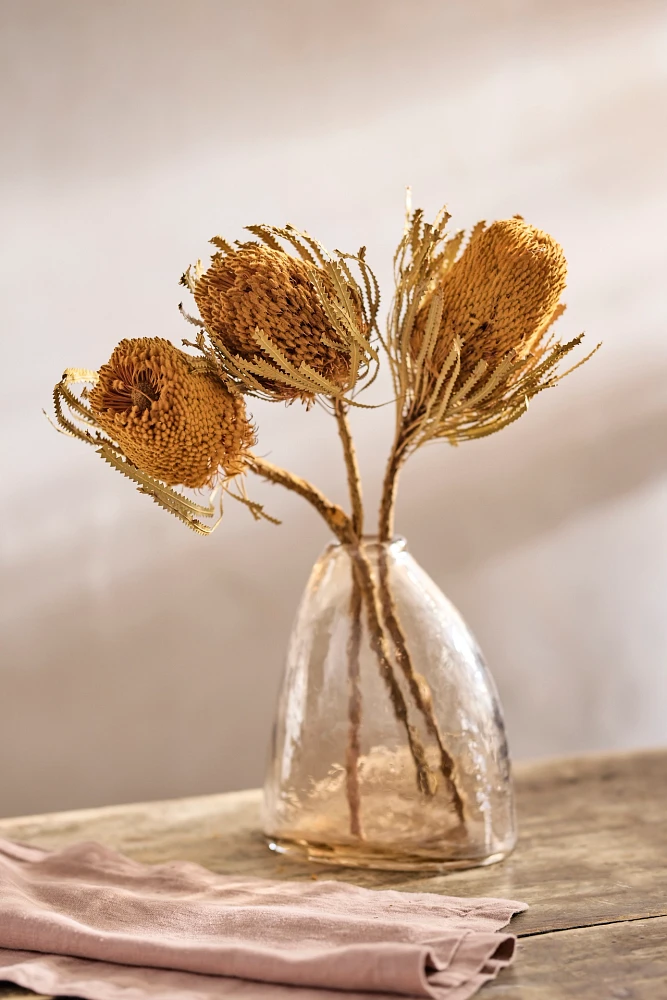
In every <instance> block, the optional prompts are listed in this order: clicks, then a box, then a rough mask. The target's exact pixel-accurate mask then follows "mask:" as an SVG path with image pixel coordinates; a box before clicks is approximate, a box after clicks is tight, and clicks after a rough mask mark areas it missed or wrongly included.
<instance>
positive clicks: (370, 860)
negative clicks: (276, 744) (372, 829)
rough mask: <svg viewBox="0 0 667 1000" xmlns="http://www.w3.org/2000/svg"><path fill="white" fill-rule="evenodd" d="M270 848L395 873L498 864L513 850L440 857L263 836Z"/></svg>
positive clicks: (319, 860) (293, 855) (306, 858)
mask: <svg viewBox="0 0 667 1000" xmlns="http://www.w3.org/2000/svg"><path fill="white" fill-rule="evenodd" d="M266 843H267V845H268V847H269V849H270V850H272V851H275V852H276V853H277V854H284V855H286V856H287V857H290V858H293V859H294V860H295V861H312V862H315V863H316V864H321V865H335V866H339V867H341V868H375V869H378V870H381V871H395V872H448V871H460V870H462V869H464V868H484V867H486V866H487V865H495V864H498V862H499V861H503V860H504V859H505V858H506V857H507V856H508V855H509V854H511V852H512V849H513V848H512V847H511V846H510V847H508V848H507V849H506V850H500V851H496V852H495V853H493V854H487V855H483V856H480V857H468V858H466V857H458V858H443V857H437V856H435V855H429V854H410V853H408V852H405V853H404V852H400V851H391V850H386V851H385V850H378V849H374V848H372V847H369V846H367V845H363V844H360V845H359V846H355V845H354V844H343V845H339V846H336V847H331V846H329V845H327V844H313V843H310V842H309V841H307V840H286V839H283V838H276V837H270V836H268V835H267V836H266Z"/></svg>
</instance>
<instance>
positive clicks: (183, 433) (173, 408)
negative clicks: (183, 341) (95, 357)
mask: <svg viewBox="0 0 667 1000" xmlns="http://www.w3.org/2000/svg"><path fill="white" fill-rule="evenodd" d="M89 399H90V408H91V410H92V412H93V414H94V416H95V417H96V419H97V421H98V423H99V425H100V426H101V427H102V429H103V430H104V431H106V432H107V434H109V435H110V437H111V438H112V439H113V440H114V441H116V442H117V443H118V445H119V446H120V447H121V448H122V450H123V452H124V453H125V455H126V456H127V458H129V460H130V461H131V462H132V463H133V464H134V465H136V466H137V468H139V469H143V471H144V472H147V473H148V474H149V475H151V476H153V477H154V478H155V479H159V480H160V481H162V482H164V483H166V484H167V485H168V486H187V487H190V488H192V489H197V488H199V487H202V486H212V485H213V484H214V482H215V481H216V480H217V479H218V478H219V476H220V472H221V470H222V473H223V475H224V477H225V478H230V477H232V476H236V475H238V474H239V473H241V472H242V471H243V468H244V464H245V461H246V454H247V452H248V449H249V448H250V447H251V446H252V444H253V443H254V432H253V428H252V426H251V424H250V421H249V420H248V417H247V414H246V409H245V402H244V400H243V397H242V396H241V395H240V394H239V393H236V392H233V391H230V389H229V388H228V387H227V386H226V385H225V384H224V382H222V381H221V380H220V379H219V378H217V377H216V376H215V375H213V374H210V373H209V372H207V371H198V370H197V369H193V365H192V358H191V357H190V356H189V355H187V354H185V353H184V352H183V351H180V350H179V349H178V348H177V347H174V346H173V344H171V343H170V342H169V341H168V340H162V339H161V338H159V337H139V338H137V339H135V340H122V341H121V342H120V344H118V346H117V347H116V349H115V350H114V352H113V354H112V355H111V358H110V360H109V361H108V362H107V364H105V365H102V367H101V368H100V371H99V373H98V379H97V383H96V385H95V387H94V388H93V390H92V392H91V393H90V397H89Z"/></svg>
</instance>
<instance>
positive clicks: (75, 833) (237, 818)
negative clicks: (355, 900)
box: [0, 751, 667, 1000]
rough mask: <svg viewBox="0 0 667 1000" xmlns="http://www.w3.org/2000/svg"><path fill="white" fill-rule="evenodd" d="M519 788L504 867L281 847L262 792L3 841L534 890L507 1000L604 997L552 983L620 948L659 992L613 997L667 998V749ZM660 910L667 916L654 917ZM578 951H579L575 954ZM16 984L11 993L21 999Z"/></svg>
mask: <svg viewBox="0 0 667 1000" xmlns="http://www.w3.org/2000/svg"><path fill="white" fill-rule="evenodd" d="M516 787H517V800H518V813H519V823H520V839H519V845H518V847H517V849H516V851H515V853H514V854H513V855H512V856H511V857H510V858H509V859H508V860H506V861H505V862H503V863H502V864H500V865H496V866H494V867H491V868H479V869H474V870H471V871H468V872H453V873H449V874H447V875H437V876H433V875H428V876H423V875H417V874H408V873H404V872H403V873H401V872H396V873H387V872H372V871H356V870H355V871H352V870H349V869H347V870H346V869H337V868H333V867H326V866H319V865H318V866H315V865H307V864H303V863H296V862H293V861H291V860H289V859H286V858H281V857H279V856H276V855H274V854H272V853H271V852H270V851H269V850H268V849H267V847H266V845H265V843H264V841H263V839H262V836H261V833H260V801H261V796H260V793H259V791H256V790H252V791H244V792H233V793H230V794H226V795H213V796H205V797H200V798H192V799H181V800H176V801H169V802H155V803H142V804H138V805H129V806H112V807H106V808H101V809H87V810H81V811H77V812H69V813H60V814H51V815H47V816H33V817H27V818H19V819H10V820H0V836H2V837H7V838H10V839H15V840H23V841H28V842H31V843H36V844H40V845H43V846H45V847H59V846H62V845H64V844H68V843H72V842H74V841H76V840H81V839H92V840H101V841H104V842H105V843H107V844H109V845H110V846H113V847H115V848H117V849H118V850H121V851H123V852H124V853H126V854H129V855H130V856H132V857H134V858H137V859H138V860H141V861H146V862H159V861H164V860H168V859H172V858H181V859H187V860H190V861H197V862H199V863H200V864H203V865H205V866H206V867H207V868H210V869H212V870H213V871H217V872H221V873H225V872H227V873H237V872H238V873H247V874H255V875H261V876H266V877H270V878H289V879H306V878H307V879H311V878H313V877H315V878H320V879H324V878H333V879H341V880H345V881H350V882H355V883H357V884H359V885H364V886H367V887H369V888H377V889H381V888H383V887H385V888H388V887H392V888H395V889H405V890H413V891H427V892H438V893H443V894H447V895H461V896H505V897H509V898H511V899H521V900H524V901H525V902H527V903H529V905H530V909H529V910H528V911H527V912H526V913H524V914H521V915H520V916H519V917H517V918H515V920H514V921H513V924H512V929H513V930H515V931H516V933H517V934H519V935H520V936H522V937H525V939H526V940H525V943H524V946H523V948H522V952H521V957H520V960H519V962H518V964H517V965H516V966H515V970H514V971H511V972H509V973H508V974H507V976H503V977H502V978H501V979H499V980H498V982H497V984H495V985H494V986H493V987H492V988H491V987H489V988H488V990H487V993H488V995H489V996H491V995H493V994H492V993H491V989H493V990H499V989H500V988H501V986H502V984H503V983H504V984H505V985H506V987H508V988H509V987H511V989H510V990H509V992H507V991H506V992H504V993H502V996H503V997H506V998H507V1000H512V998H514V997H517V998H519V997H521V998H523V997H527V996H529V995H530V996H533V995H535V994H534V993H533V994H529V993H526V992H525V990H528V989H529V988H531V987H530V986H529V984H530V983H531V982H532V983H533V988H534V985H535V984H536V983H537V982H538V980H539V982H540V984H541V986H540V993H539V995H540V998H544V1000H551V998H552V997H553V998H555V997H557V996H558V997H561V996H565V995H567V996H572V997H577V996H590V997H591V1000H592V998H593V997H594V996H596V995H597V994H594V993H588V994H586V993H583V992H582V993H577V992H571V991H570V992H569V993H566V994H564V993H563V992H560V993H559V992H554V991H553V990H554V989H556V987H555V986H554V987H553V988H552V986H551V985H550V986H549V987H548V988H549V989H550V990H551V992H544V990H545V989H546V988H547V984H548V983H550V984H553V983H556V982H560V980H559V979H558V976H561V977H562V976H566V979H567V983H568V984H569V985H568V986H567V988H568V990H570V989H572V990H574V989H578V988H579V987H578V986H577V985H576V974H577V973H576V968H578V966H581V970H582V973H581V974H582V976H583V975H585V974H588V973H586V970H587V969H588V970H589V971H590V976H591V977H593V978H592V979H591V980H590V981H591V983H593V982H594V983H600V982H602V979H601V978H600V976H601V970H602V968H603V965H604V962H603V959H602V958H600V963H602V964H600V965H599V966H598V965H595V962H594V961H593V958H594V956H597V955H600V956H603V955H605V954H607V962H608V963H609V965H610V967H611V968H613V969H618V974H619V976H621V978H623V977H624V976H626V977H629V975H630V973H629V972H628V971H627V970H630V969H631V968H634V967H635V959H634V958H633V956H636V964H637V968H641V970H642V974H643V971H644V966H646V969H648V972H646V974H647V975H648V976H649V978H648V979H647V980H646V982H645V983H644V984H643V985H642V987H641V988H642V989H643V990H645V991H646V990H648V992H643V993H637V992H634V993H633V992H630V993H625V994H624V993H617V994H614V993H612V992H609V991H607V993H600V994H599V995H600V996H601V997H602V996H604V997H605V998H610V1000H613V998H614V997H615V996H618V997H625V996H627V997H628V998H630V997H631V998H635V997H642V998H643V997H644V996H645V997H647V998H651V1000H652V998H653V997H654V996H656V997H657V996H658V995H660V996H661V997H662V998H664V997H667V970H665V969H664V963H662V964H661V962H660V961H659V957H658V950H657V948H658V946H657V938H656V939H655V947H654V943H651V942H654V937H653V933H654V932H653V930H652V929H651V928H653V927H654V926H655V927H656V928H657V930H656V932H655V933H656V934H657V935H658V937H659V935H660V933H662V949H663V951H664V952H665V953H667V946H666V945H665V937H666V930H665V929H666V928H667V922H666V920H667V835H666V834H665V830H667V751H647V752H641V753H633V754H614V755H604V756H591V757H583V758H573V759H565V760H554V761H546V762H536V763H530V764H522V765H520V766H518V767H517V768H516ZM648 918H656V919H655V924H654V923H652V922H650V920H649V922H648V923H647V922H646V921H647V919H648ZM657 918H663V919H657ZM595 925H602V926H595ZM615 927H616V928H617V929H616V930H615V929H614V928H615ZM554 932H555V933H554ZM588 935H590V937H588ZM586 941H589V942H590V943H589V944H586V943H585V942H586ZM642 941H644V942H648V943H647V944H642ZM600 942H602V943H600ZM619 942H620V944H619ZM568 948H571V949H572V958H571V959H568V961H567V962H565V959H564V955H565V953H566V952H565V951H564V949H568ZM605 949H607V951H606V952H605ZM610 949H611V950H610ZM643 949H644V950H643ZM646 949H648V951H646ZM651 949H653V951H652V950H651ZM616 951H618V956H619V957H618V960H617V958H616ZM577 955H579V956H580V957H576V956H577ZM550 956H551V957H550ZM586 956H588V957H586ZM623 956H625V957H623ZM647 956H648V957H647ZM531 963H532V964H531ZM540 963H541V964H540ZM624 963H625V964H624ZM563 966H566V967H567V968H566V969H564V968H563ZM661 969H662V972H660V975H661V976H662V977H663V978H662V990H663V992H662V993H661V994H658V993H655V992H651V990H653V989H654V985H655V982H657V979H656V977H657V976H658V971H659V970H661ZM623 970H626V971H623ZM651 970H653V971H651ZM656 970H658V971H656ZM649 972H650V975H649ZM654 973H655V974H654ZM530 976H533V979H532V980H531V979H530ZM508 977H509V978H508ZM517 977H524V978H517ZM525 977H528V978H525ZM572 977H574V979H573V983H574V985H572V984H570V979H571V978H572ZM651 977H653V978H651ZM628 982H629V980H628ZM614 988H616V987H614ZM622 988H623V989H626V988H627V989H630V988H631V986H630V985H627V986H626V985H623V987H622ZM656 988H657V987H656ZM12 989H13V990H14V992H13V993H12V992H9V993H0V997H3V998H8V997H14V996H19V995H20V994H19V993H17V992H16V989H15V988H14V987H12ZM618 989H621V986H618ZM632 989H635V987H634V986H632ZM512 991H514V992H512ZM517 991H518V992H517ZM522 991H524V992H522ZM498 995H499V996H500V995H501V994H500V993H499V994H498Z"/></svg>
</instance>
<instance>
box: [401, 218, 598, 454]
mask: <svg viewBox="0 0 667 1000" xmlns="http://www.w3.org/2000/svg"><path fill="white" fill-rule="evenodd" d="M448 220H449V215H448V214H447V213H446V212H444V211H443V212H441V213H440V215H439V216H438V217H437V218H436V220H435V222H434V223H433V224H429V223H426V222H425V221H424V217H423V213H422V212H421V211H417V212H415V213H414V214H413V215H412V216H411V217H410V218H409V219H408V222H407V225H406V230H405V233H404V235H403V238H402V240H401V242H400V244H399V247H398V250H397V253H396V257H395V268H396V295H395V298H394V304H393V307H392V311H391V315H390V318H389V328H388V334H387V338H386V340H385V341H384V346H385V348H386V351H387V355H388V358H389V363H390V367H391V371H392V376H393V381H394V386H395V391H396V398H397V430H396V442H397V444H396V449H395V455H394V459H393V462H394V465H395V466H398V465H400V463H401V462H402V461H403V460H404V459H405V457H406V456H407V454H408V453H409V452H411V451H414V449H415V448H417V447H419V446H420V445H422V444H424V443H426V441H429V440H433V439H434V438H445V439H446V440H448V441H450V442H451V443H452V444H456V443H458V442H460V441H465V440H468V439H470V438H478V437H483V436H485V435H487V434H491V433H493V432H495V431H498V430H501V429H502V428H503V427H506V426H507V425H508V424H509V423H511V422H512V421H514V420H516V419H517V418H518V417H519V416H521V414H522V413H524V412H525V411H526V408H527V405H528V401H529V400H530V399H531V398H532V397H533V396H535V395H536V394H537V393H538V392H540V391H541V390H542V389H546V388H548V387H549V386H552V385H554V384H555V383H556V382H557V381H558V380H559V379H560V378H562V377H563V374H566V373H558V372H557V371H556V368H557V366H558V363H559V362H560V361H561V359H562V358H563V357H564V356H565V355H566V354H568V353H569V352H570V351H571V350H572V349H573V348H574V347H576V346H577V345H578V344H579V343H580V342H581V337H578V338H576V339H575V340H572V341H570V342H569V343H565V344H561V343H559V342H558V341H557V340H555V339H554V338H553V337H551V336H547V332H548V330H549V329H550V327H551V325H552V323H553V322H554V321H555V320H556V319H557V318H558V317H559V316H560V315H561V313H562V312H563V309H564V306H562V305H560V304H559V298H560V295H561V293H562V291H563V288H564V287H565V278H566V270H567V269H566V263H565V258H564V255H563V251H562V249H561V248H560V246H559V245H558V243H556V241H555V240H554V239H552V238H551V237H550V236H549V235H548V234H547V233H544V232H542V231H541V230H539V229H535V228H534V227H533V226H530V225H528V224H527V223H526V222H524V220H523V219H522V218H521V217H520V216H515V217H514V218H513V219H507V220H503V221H500V222H494V223H492V224H491V225H490V226H487V225H486V224H485V223H479V224H478V225H477V226H475V228H474V229H473V231H472V234H471V236H470V239H469V241H468V244H467V246H466V247H465V249H464V250H463V252H462V253H459V251H460V248H461V246H462V244H463V239H464V234H463V233H457V234H456V235H454V236H452V237H448V236H447V233H446V225H447V222H448ZM584 360H587V359H584ZM579 363H580V364H582V363H583V361H582V362H579ZM575 367H576V366H575Z"/></svg>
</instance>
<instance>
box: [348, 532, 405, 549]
mask: <svg viewBox="0 0 667 1000" xmlns="http://www.w3.org/2000/svg"><path fill="white" fill-rule="evenodd" d="M361 544H362V546H363V547H364V548H365V549H378V548H380V547H383V548H386V549H389V550H393V551H394V552H402V551H403V549H405V547H406V545H407V542H406V540H405V538H404V537H403V535H394V536H393V537H392V538H391V539H390V541H388V542H381V541H380V538H379V536H378V535H362V536H361ZM353 545H354V543H352V542H339V541H333V542H331V548H334V549H349V548H352V547H353Z"/></svg>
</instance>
